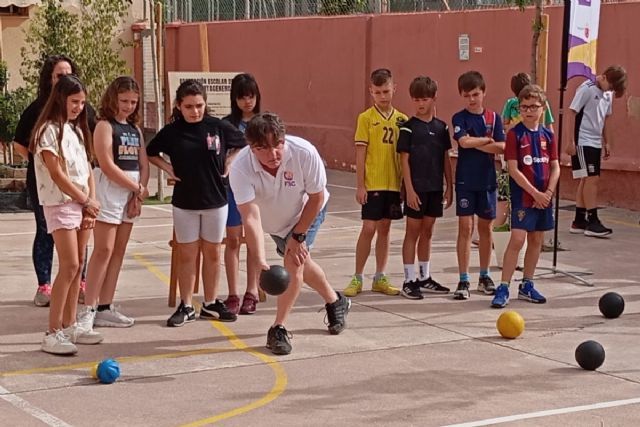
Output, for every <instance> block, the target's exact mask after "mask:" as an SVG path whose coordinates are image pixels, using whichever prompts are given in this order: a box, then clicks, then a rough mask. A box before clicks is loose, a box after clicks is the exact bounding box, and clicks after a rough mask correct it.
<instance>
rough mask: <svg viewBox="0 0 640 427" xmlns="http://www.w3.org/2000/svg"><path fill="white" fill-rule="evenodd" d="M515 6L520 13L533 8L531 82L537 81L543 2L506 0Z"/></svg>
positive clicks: (538, 0)
mask: <svg viewBox="0 0 640 427" xmlns="http://www.w3.org/2000/svg"><path fill="white" fill-rule="evenodd" d="M508 1H510V2H511V3H513V4H515V5H516V6H517V7H518V8H519V9H520V10H521V11H524V10H525V8H527V7H528V6H534V7H535V17H534V19H533V26H532V31H533V34H532V37H531V71H530V74H531V80H532V81H534V82H537V81H538V51H539V49H540V43H539V41H540V34H541V33H542V31H543V30H544V25H543V23H542V14H543V12H544V3H543V0H508Z"/></svg>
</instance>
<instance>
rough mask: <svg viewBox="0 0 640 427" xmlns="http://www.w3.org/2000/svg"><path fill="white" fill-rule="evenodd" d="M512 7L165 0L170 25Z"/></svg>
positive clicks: (416, 1) (487, 2)
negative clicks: (171, 23)
mask: <svg viewBox="0 0 640 427" xmlns="http://www.w3.org/2000/svg"><path fill="white" fill-rule="evenodd" d="M558 1H559V0H553V2H554V3H555V2H558ZM512 6H513V1H509V0H165V19H166V21H167V22H171V21H183V22H201V21H228V20H240V19H271V18H287V17H295V16H313V15H325V16H326V15H352V14H360V13H402V12H423V11H442V10H469V9H487V8H497V7H512Z"/></svg>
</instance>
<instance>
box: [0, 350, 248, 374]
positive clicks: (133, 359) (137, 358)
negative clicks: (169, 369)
mask: <svg viewBox="0 0 640 427" xmlns="http://www.w3.org/2000/svg"><path fill="white" fill-rule="evenodd" d="M232 351H237V350H235V349H231V348H213V347H212V348H201V349H197V350H187V351H178V352H174V353H163V354H152V355H148V356H125V357H118V358H116V359H117V360H118V363H133V362H139V361H142V360H160V359H173V358H179V357H187V356H197V355H201V354H213V353H228V352H232ZM96 363H98V362H97V361H95V362H82V363H74V364H70V365H60V366H48V367H46V368H31V369H22V370H19V371H7V372H0V377H15V376H18V375H32V374H43V373H47V372H63V371H70V370H73V369H84V368H92V367H93V366H94V365H95V364H96Z"/></svg>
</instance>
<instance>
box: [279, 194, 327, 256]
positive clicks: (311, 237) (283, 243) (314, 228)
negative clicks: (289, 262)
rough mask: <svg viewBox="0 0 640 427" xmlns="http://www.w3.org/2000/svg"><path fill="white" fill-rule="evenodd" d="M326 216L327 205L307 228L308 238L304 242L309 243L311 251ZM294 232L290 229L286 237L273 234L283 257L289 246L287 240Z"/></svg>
mask: <svg viewBox="0 0 640 427" xmlns="http://www.w3.org/2000/svg"><path fill="white" fill-rule="evenodd" d="M326 216H327V205H325V206H324V208H322V209H321V210H320V212H318V215H317V216H316V219H314V220H313V222H312V223H311V225H310V226H309V229H308V230H307V239H306V240H305V241H304V242H305V243H306V244H307V248H308V249H309V251H311V248H312V247H313V242H314V241H315V240H316V234H318V230H319V229H320V226H321V225H322V223H323V222H324V218H325V217H326ZM292 233H293V230H291V231H289V233H288V234H287V237H285V238H284V239H283V238H282V237H280V236H276V235H274V234H271V238H272V239H273V241H274V242H276V246H277V250H278V255H280V256H281V257H284V251H285V249H286V248H287V241H288V240H289V239H290V238H291V234H292Z"/></svg>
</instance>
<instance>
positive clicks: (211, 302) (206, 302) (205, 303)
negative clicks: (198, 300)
mask: <svg viewBox="0 0 640 427" xmlns="http://www.w3.org/2000/svg"><path fill="white" fill-rule="evenodd" d="M215 303H216V300H215V299H214V300H213V301H204V302H203V304H204V305H211V304H215Z"/></svg>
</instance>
